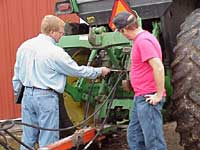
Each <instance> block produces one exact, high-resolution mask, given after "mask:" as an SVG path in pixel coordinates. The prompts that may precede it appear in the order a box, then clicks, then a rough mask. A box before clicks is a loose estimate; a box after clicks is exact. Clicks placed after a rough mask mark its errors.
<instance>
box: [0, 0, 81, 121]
mask: <svg viewBox="0 0 200 150" xmlns="http://www.w3.org/2000/svg"><path fill="white" fill-rule="evenodd" d="M56 1H57V0H0V120H2V119H14V118H18V117H20V116H21V115H20V105H19V106H18V105H16V104H15V103H14V96H13V89H12V76H13V72H14V69H13V68H14V63H15V57H16V51H17V48H18V47H19V45H20V44H21V43H22V42H23V41H24V40H27V39H28V38H31V37H33V36H36V35H37V34H38V33H39V31H40V22H41V19H42V18H43V17H44V16H45V15H47V14H54V5H55V2H56ZM61 18H62V19H63V20H65V21H70V22H79V18H78V16H77V15H75V14H73V15H67V16H66V15H65V16H61Z"/></svg>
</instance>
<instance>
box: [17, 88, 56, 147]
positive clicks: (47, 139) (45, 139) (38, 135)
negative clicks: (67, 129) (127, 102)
mask: <svg viewBox="0 0 200 150" xmlns="http://www.w3.org/2000/svg"><path fill="white" fill-rule="evenodd" d="M22 122H24V123H28V124H31V125H36V126H40V127H44V128H53V129H58V128H59V108H58V95H57V93H56V92H54V91H51V90H42V89H35V88H25V91H24V96H23V99H22ZM22 129H23V134H22V142H24V143H25V144H26V145H28V146H29V147H32V148H34V145H35V143H36V142H38V143H39V147H43V146H46V145H48V144H50V143H53V142H56V141H58V140H59V132H58V131H46V130H38V129H35V128H32V127H27V126H23V128H22ZM24 149H27V148H25V147H24V146H21V150H24Z"/></svg>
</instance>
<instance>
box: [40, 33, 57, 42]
mask: <svg viewBox="0 0 200 150" xmlns="http://www.w3.org/2000/svg"><path fill="white" fill-rule="evenodd" d="M38 37H39V38H44V39H46V40H48V41H50V42H52V43H53V44H56V41H55V40H54V39H53V38H52V37H50V36H48V35H45V34H42V33H40V34H39V35H38Z"/></svg>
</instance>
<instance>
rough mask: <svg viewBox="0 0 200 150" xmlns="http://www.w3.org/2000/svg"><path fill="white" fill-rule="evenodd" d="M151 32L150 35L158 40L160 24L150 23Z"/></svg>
mask: <svg viewBox="0 0 200 150" xmlns="http://www.w3.org/2000/svg"><path fill="white" fill-rule="evenodd" d="M152 26H153V30H152V34H153V35H154V36H155V37H156V38H157V39H158V40H159V35H160V23H158V22H153V23H152Z"/></svg>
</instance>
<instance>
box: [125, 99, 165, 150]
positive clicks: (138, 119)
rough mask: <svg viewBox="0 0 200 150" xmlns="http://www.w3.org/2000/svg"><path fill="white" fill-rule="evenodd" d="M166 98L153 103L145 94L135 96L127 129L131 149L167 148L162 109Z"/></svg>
mask: <svg viewBox="0 0 200 150" xmlns="http://www.w3.org/2000/svg"><path fill="white" fill-rule="evenodd" d="M164 102H165V98H164V97H163V99H162V101H161V102H160V103H158V104H157V105H155V106H154V105H151V104H149V103H148V102H146V101H145V98H144V97H143V96H135V97H134V109H133V111H132V116H131V120H130V123H129V126H128V130H127V139H128V144H129V147H130V150H166V149H167V147H166V143H165V139H164V134H163V128H162V127H163V119H162V114H161V110H162V107H163V104H164Z"/></svg>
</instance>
